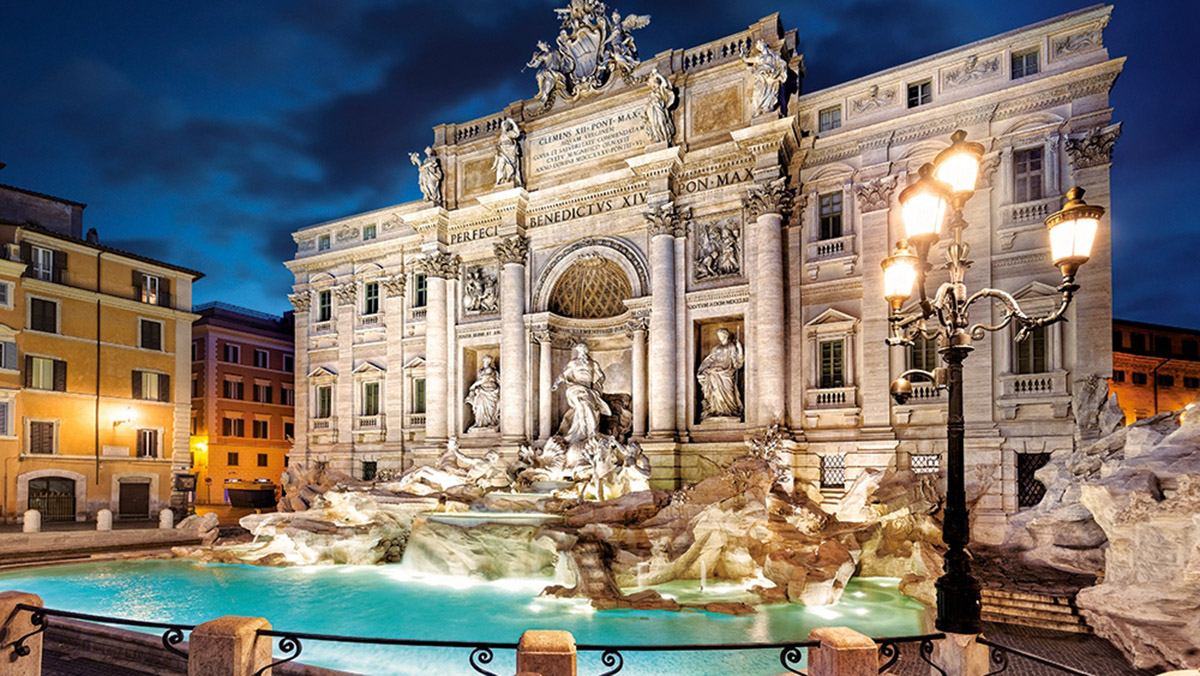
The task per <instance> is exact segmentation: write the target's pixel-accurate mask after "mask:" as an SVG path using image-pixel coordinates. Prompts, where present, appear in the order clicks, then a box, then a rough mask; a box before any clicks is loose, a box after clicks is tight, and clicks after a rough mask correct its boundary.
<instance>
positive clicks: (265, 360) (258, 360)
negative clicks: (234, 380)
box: [254, 350, 271, 369]
mask: <svg viewBox="0 0 1200 676" xmlns="http://www.w3.org/2000/svg"><path fill="white" fill-rule="evenodd" d="M270 363H271V355H270V353H269V352H267V351H266V350H255V351H254V366H255V367H257V368H260V369H265V368H270Z"/></svg>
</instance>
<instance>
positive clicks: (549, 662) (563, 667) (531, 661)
mask: <svg viewBox="0 0 1200 676" xmlns="http://www.w3.org/2000/svg"><path fill="white" fill-rule="evenodd" d="M517 672H518V673H525V672H531V673H538V674H542V675H543V676H575V637H574V636H572V635H571V632H568V631H534V630H530V631H527V632H525V633H524V634H521V642H520V643H518V644H517Z"/></svg>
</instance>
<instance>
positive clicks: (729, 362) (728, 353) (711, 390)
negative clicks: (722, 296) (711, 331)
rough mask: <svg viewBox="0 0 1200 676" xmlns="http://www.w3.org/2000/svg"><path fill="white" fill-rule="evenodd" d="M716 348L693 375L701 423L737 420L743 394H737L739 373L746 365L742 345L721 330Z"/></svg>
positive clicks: (731, 335)
mask: <svg viewBox="0 0 1200 676" xmlns="http://www.w3.org/2000/svg"><path fill="white" fill-rule="evenodd" d="M717 340H718V341H719V344H718V345H717V346H716V347H714V348H713V349H712V351H711V352H709V353H708V356H707V357H705V358H704V361H702V362H701V363H700V368H699V369H698V370H697V371H696V380H698V381H699V382H700V392H701V410H700V420H701V421H703V420H707V419H709V418H740V417H741V415H742V394H741V392H739V391H738V382H737V376H738V370H739V369H741V368H742V365H743V364H745V363H746V354H745V351H744V350H743V349H742V344H741V343H739V342H738V341H737V339H736V338H734V337H733V333H732V332H731V331H730V330H729V329H727V328H725V327H721V328H719V329H717Z"/></svg>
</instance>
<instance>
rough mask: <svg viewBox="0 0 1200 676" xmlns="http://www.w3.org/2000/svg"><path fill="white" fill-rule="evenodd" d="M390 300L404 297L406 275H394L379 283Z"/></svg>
mask: <svg viewBox="0 0 1200 676" xmlns="http://www.w3.org/2000/svg"><path fill="white" fill-rule="evenodd" d="M379 285H380V286H382V287H383V290H384V292H385V293H386V294H387V295H388V298H395V297H396V296H403V295H404V275H393V276H391V277H387V278H385V279H383V280H381V281H380V282H379Z"/></svg>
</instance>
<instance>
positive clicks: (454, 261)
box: [417, 251, 460, 279]
mask: <svg viewBox="0 0 1200 676" xmlns="http://www.w3.org/2000/svg"><path fill="white" fill-rule="evenodd" d="M459 263H460V259H459V257H458V254H453V253H450V252H449V251H442V252H439V253H432V254H427V255H426V256H425V257H424V258H422V259H421V260H419V261H417V269H418V270H420V271H421V272H422V273H424V274H425V276H426V277H441V278H443V279H458V267H459Z"/></svg>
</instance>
